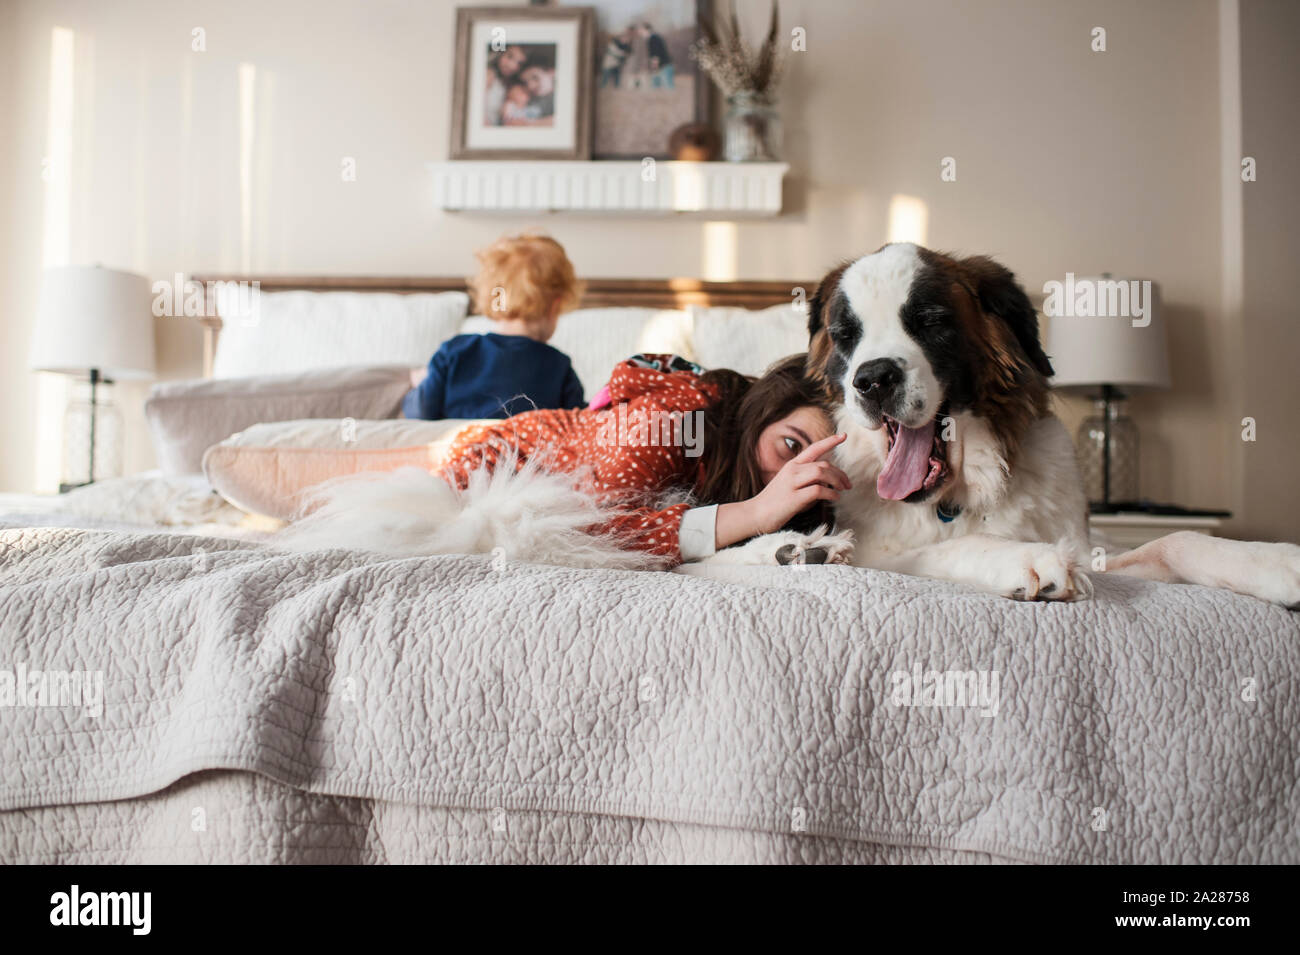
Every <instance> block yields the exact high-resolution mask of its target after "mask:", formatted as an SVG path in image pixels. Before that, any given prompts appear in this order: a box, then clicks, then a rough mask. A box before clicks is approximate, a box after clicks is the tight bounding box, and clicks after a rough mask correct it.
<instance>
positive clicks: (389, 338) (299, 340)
mask: <svg viewBox="0 0 1300 955" xmlns="http://www.w3.org/2000/svg"><path fill="white" fill-rule="evenodd" d="M468 308H469V296H468V295H466V294H465V293H464V292H438V293H430V292H419V293H415V294H412V295H399V294H397V293H394V292H253V293H252V295H251V297H249V295H248V293H244V295H242V296H241V295H240V294H239V290H238V288H237V287H229V286H224V287H222V288H221V289H220V290H218V292H217V311H218V314H220V316H221V335H220V336H219V337H218V339H217V354H216V357H215V359H214V361H213V369H212V375H213V377H214V378H240V377H247V376H250V375H273V374H283V373H286V372H296V371H311V370H313V369H318V368H333V367H337V366H339V365H390V364H391V365H405V366H407V367H408V368H415V367H420V366H422V365H426V364H428V362H429V359H430V358H431V357H432V356H433V353H434V352H435V351H437V350H438V346H439V345H441V344H442V343H443V342H444V341H446V340H447V339H448V338H451V337H452V336H454V335H455V334H457V332H458V331H459V330H460V323H461V321H462V319H464V317H465V312H466V310H467V309H468Z"/></svg>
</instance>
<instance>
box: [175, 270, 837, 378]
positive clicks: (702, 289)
mask: <svg viewBox="0 0 1300 955" xmlns="http://www.w3.org/2000/svg"><path fill="white" fill-rule="evenodd" d="M190 280H191V281H194V282H202V283H203V284H204V287H205V288H208V289H211V287H212V286H210V285H208V284H207V283H209V282H213V283H215V282H247V283H249V284H251V283H254V282H256V283H258V284H257V287H258V288H260V289H261V290H262V291H264V292H288V291H307V292H397V293H399V294H405V295H409V294H411V293H413V292H467V291H468V290H469V289H468V286H467V283H466V281H465V279H463V278H426V277H420V276H414V277H413V276H401V275H394V276H345V275H328V276H325V275H193V276H191V277H190ZM583 281H584V282H585V284H586V288H585V290H584V292H583V295H582V300H581V301H580V302H579V303H578V307H579V308H611V307H618V306H640V307H642V308H684V307H685V306H687V305H731V306H735V307H738V308H767V307H768V306H771V305H788V304H789V303H790V302H791V301H792V300H793V297H794V295H795V289H803V290H804V293H805V294H806V295H807V296H809V297H811V296H812V293H813V291H814V290H815V289H816V287H817V283H816V282H815V281H806V282H800V281H788V282H774V281H768V280H762V281H760V280H750V279H743V280H739V281H735V282H706V281H704V280H702V279H584V280H583ZM205 311H206V314H207V315H208V317H205V318H203V319H202V324H203V369H204V374H206V375H210V374H211V373H212V361H213V358H214V357H215V356H216V346H217V335H218V334H219V333H220V331H221V319H220V318H219V317H216V314H215V309H214V308H213V305H212V302H211V301H209V302H208V308H207V309H206V310H205Z"/></svg>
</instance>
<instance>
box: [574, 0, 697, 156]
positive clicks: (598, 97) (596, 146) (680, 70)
mask: <svg viewBox="0 0 1300 955" xmlns="http://www.w3.org/2000/svg"><path fill="white" fill-rule="evenodd" d="M588 2H590V3H591V4H592V5H593V10H594V12H595V17H596V19H595V34H594V36H593V44H594V45H595V46H596V47H598V49H595V50H594V51H593V73H594V74H595V80H596V82H595V86H594V88H593V89H592V103H593V106H592V110H593V116H592V122H593V129H594V132H593V139H592V154H593V158H595V159H638V160H639V159H644V158H646V157H652V158H654V159H672V158H673V156H672V153H671V150H670V149H669V145H668V141H669V138H670V137H671V136H672V133H673V131H674V130H675V129H677V128H678V127H680V126H683V125H687V124H694V125H704V126H711V125H712V122H713V90H714V85H713V82H712V80H710V79H709V77H708V76H707V75H706V74H705V73H704V71H703V70H702V69H700V66H699V64H698V63H695V62H694V60H693V59H692V58H691V56H690V51H689V45H683V44H681V43H680V42H679V43H676V44H674V42H673V40H672V39H670V40H669V45H670V46H674V45H675V46H676V57H675V60H676V82H677V83H681V82H683V81H689V82H690V83H691V84H692V86H693V94H692V95H691V96H690V97H689V98H688V99H687V100H686V102H689V103H691V104H692V106H693V112H692V115H690V116H687V115H685V114H683V115H681V116H679V117H677V118H676V119H675V120H674V121H673V122H671V123H669V124H667V125H666V126H665V127H663V128H661V129H659V130H658V131H657V133H656V135H654V136H652V137H651V139H650V140H649V141H644V142H640V143H636V144H635V145H636V147H637V148H635V149H633V148H627V146H626V145H625V146H622V147H620V146H615V145H612V143H614V142H621V141H623V139H624V136H623V135H619V134H618V133H615V132H613V131H612V130H611V129H610V127H611V126H612V125H617V124H618V123H619V120H618V117H619V116H620V115H622V114H623V113H624V112H626V113H628V114H629V115H636V113H637V110H636V109H635V108H634V107H630V106H629V105H628V104H627V103H626V102H619V101H618V100H617V99H613V100H612V101H611V98H610V96H609V92H610V91H608V90H606V89H605V86H606V77H605V75H604V74H605V71H604V70H603V69H602V66H603V65H604V64H603V56H604V49H603V46H602V40H603V41H604V42H606V43H607V42H608V40H609V39H610V38H611V37H610V33H611V31H617V28H618V27H619V26H627V24H626V22H625V21H626V19H627V18H628V10H627V4H626V3H620V2H617V0H588ZM677 2H678V3H680V4H682V5H683V6H689V7H690V8H691V9H690V13H689V21H690V30H691V33H692V35H693V39H692V43H693V42H694V41H695V40H698V39H699V37H700V33H701V31H700V27H699V24H700V23H701V22H702V21H709V22H711V21H712V19H713V0H677ZM656 6H661V5H656V4H654V3H652V2H651V0H646V2H645V7H646V9H647V10H649V9H654V8H655V7H656ZM660 14H662V9H660ZM650 15H651V14H649V13H643V12H641V11H637V12H636V13H634V14H632V15H631V19H633V20H638V21H640V20H644V19H645V18H646V17H647V16H650ZM617 17H622V18H623V20H618V19H616V18H617ZM686 19H688V17H687V16H686V15H685V13H684V11H683V12H682V14H680V15H679V21H685V20H686ZM655 26H656V27H658V28H659V29H663V28H664V27H665V26H666V24H664V23H663V22H662V21H661V22H659V23H657V24H655ZM667 26H673V27H675V28H676V29H677V30H680V29H681V28H682V26H683V23H682V22H675V23H672V24H667ZM679 39H680V36H679ZM654 82H655V83H656V84H657V82H658V81H657V80H655V81H654ZM614 93H615V94H616V95H623V94H619V93H618V91H617V90H615V91H614ZM656 95H658V94H657V93H656Z"/></svg>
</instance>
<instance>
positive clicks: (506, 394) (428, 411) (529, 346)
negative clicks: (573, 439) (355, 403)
mask: <svg viewBox="0 0 1300 955" xmlns="http://www.w3.org/2000/svg"><path fill="white" fill-rule="evenodd" d="M582 406H583V400H582V382H580V381H579V380H578V376H577V374H576V373H575V372H574V370H573V363H572V362H571V361H570V360H569V356H568V355H566V354H564V352H562V351H560V350H559V349H558V348H552V347H551V346H550V345H548V344H546V343H545V342H539V341H535V340H534V339H531V338H526V337H524V336H523V335H498V334H496V333H495V332H488V333H486V334H483V335H457V336H456V337H455V338H452V339H449V340H448V341H445V342H443V344H442V347H441V348H439V349H438V350H437V352H435V353H434V356H433V357H432V358H431V359H429V373H428V375H426V376H425V379H424V381H422V382H420V384H419V385H417V386H416V387H414V388H412V389H411V390H410V391H409V392H407V393H406V397H405V398H403V399H402V414H403V415H405V416H406V417H408V418H426V419H436V418H508V417H510V416H511V415H513V414H519V413H520V412H521V411H532V410H533V409H534V408H581V407H582Z"/></svg>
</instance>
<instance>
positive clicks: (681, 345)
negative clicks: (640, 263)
mask: <svg viewBox="0 0 1300 955" xmlns="http://www.w3.org/2000/svg"><path fill="white" fill-rule="evenodd" d="M491 330H492V322H491V320H490V319H488V318H487V317H485V316H483V315H474V316H471V317H470V318H467V319H466V320H465V323H464V324H463V325H462V326H461V331H462V332H463V333H464V334H482V333H483V332H490V331H491ZM548 344H550V345H552V346H553V347H555V348H558V349H559V350H560V351H562V352H564V353H565V354H566V355H568V356H569V358H570V359H571V360H572V361H573V370H574V371H575V372H577V373H578V380H580V381H581V382H582V389H583V393H584V394H585V395H586V398H587V400H588V401H590V400H591V399H592V398H594V397H595V396H596V392H597V391H599V390H600V389H601V388H603V387H604V386H605V385H606V384H608V382H609V373H610V372H611V371H613V370H614V366H615V365H617V364H618V363H619V362H621V361H624V360H626V359H628V358H631V357H632V356H633V355H636V354H641V353H661V354H669V355H681V356H682V357H683V358H686V359H689V360H691V361H694V360H695V358H694V355H693V353H692V350H691V337H690V318H689V316H687V314H686V313H685V312H682V311H677V310H674V309H657V308H636V307H631V308H580V309H577V310H576V311H572V312H566V313H565V314H564V315H561V316H560V323H559V325H558V326H556V329H555V335H554V336H553V337H552V338H551V340H550V342H548Z"/></svg>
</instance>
